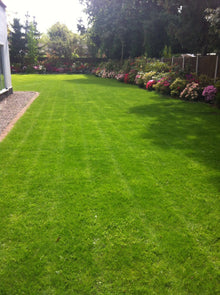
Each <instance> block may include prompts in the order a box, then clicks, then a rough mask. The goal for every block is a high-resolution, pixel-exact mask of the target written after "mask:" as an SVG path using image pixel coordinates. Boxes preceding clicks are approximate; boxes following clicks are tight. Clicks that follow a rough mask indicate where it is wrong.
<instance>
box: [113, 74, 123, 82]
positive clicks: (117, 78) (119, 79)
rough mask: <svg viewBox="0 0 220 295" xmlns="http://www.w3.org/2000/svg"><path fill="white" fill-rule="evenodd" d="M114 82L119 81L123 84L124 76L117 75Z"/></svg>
mask: <svg viewBox="0 0 220 295" xmlns="http://www.w3.org/2000/svg"><path fill="white" fill-rule="evenodd" d="M115 78H116V80H117V81H119V82H124V79H125V74H123V73H120V74H117V75H116V76H115Z"/></svg>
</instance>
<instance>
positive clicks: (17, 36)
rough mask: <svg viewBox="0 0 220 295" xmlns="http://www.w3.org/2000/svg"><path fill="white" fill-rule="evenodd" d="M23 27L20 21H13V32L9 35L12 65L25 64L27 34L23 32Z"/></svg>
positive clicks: (15, 19)
mask: <svg viewBox="0 0 220 295" xmlns="http://www.w3.org/2000/svg"><path fill="white" fill-rule="evenodd" d="M22 30H23V26H22V25H21V23H20V20H19V19H17V18H14V19H13V23H12V25H11V31H10V33H9V48H10V60H11V64H13V63H21V64H23V62H24V56H25V50H26V48H25V34H24V32H22Z"/></svg>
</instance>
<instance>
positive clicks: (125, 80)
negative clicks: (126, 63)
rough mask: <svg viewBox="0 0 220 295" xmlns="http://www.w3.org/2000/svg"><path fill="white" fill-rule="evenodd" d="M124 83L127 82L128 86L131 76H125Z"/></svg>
mask: <svg viewBox="0 0 220 295" xmlns="http://www.w3.org/2000/svg"><path fill="white" fill-rule="evenodd" d="M124 82H125V83H126V84H128V82H129V74H125V75H124Z"/></svg>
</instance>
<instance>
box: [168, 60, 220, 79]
mask: <svg viewBox="0 0 220 295" xmlns="http://www.w3.org/2000/svg"><path fill="white" fill-rule="evenodd" d="M162 61H163V62H166V63H168V64H170V65H174V64H178V65H179V66H181V67H182V68H183V69H184V70H186V71H188V72H192V73H196V74H197V75H201V74H205V75H207V76H208V77H210V78H212V79H214V81H216V78H217V77H220V61H219V57H218V55H208V56H200V55H197V56H196V57H189V56H183V57H172V58H162Z"/></svg>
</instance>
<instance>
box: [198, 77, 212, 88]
mask: <svg viewBox="0 0 220 295" xmlns="http://www.w3.org/2000/svg"><path fill="white" fill-rule="evenodd" d="M198 82H199V85H200V86H201V87H205V86H207V85H211V84H213V79H211V78H210V77H208V76H207V75H204V74H203V75H200V76H199V77H198Z"/></svg>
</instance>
